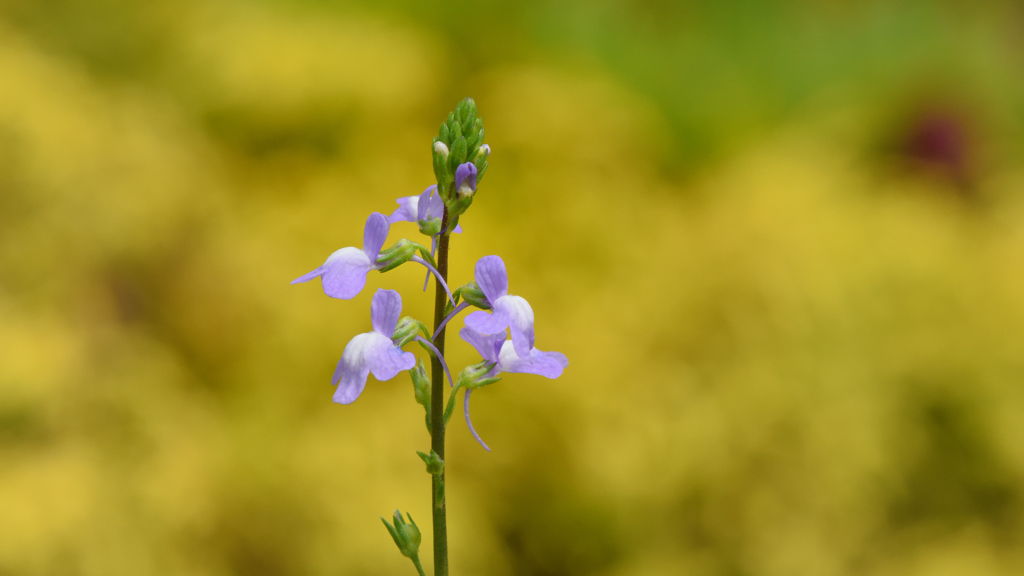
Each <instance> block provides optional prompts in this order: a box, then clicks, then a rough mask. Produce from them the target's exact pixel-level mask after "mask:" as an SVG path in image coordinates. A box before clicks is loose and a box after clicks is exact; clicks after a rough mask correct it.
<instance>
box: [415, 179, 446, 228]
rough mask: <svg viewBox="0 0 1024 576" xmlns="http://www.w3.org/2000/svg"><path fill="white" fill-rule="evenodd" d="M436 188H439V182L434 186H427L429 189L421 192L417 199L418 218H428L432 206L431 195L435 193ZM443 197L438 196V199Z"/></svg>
mask: <svg viewBox="0 0 1024 576" xmlns="http://www.w3.org/2000/svg"><path fill="white" fill-rule="evenodd" d="M434 190H437V184H434V185H433V186H427V189H426V190H424V191H423V192H422V193H420V197H419V198H418V199H417V201H416V219H417V220H426V219H427V216H428V215H429V214H430V208H431V206H432V204H431V202H430V197H431V196H432V195H433V194H434ZM440 199H441V198H440V197H438V200H440Z"/></svg>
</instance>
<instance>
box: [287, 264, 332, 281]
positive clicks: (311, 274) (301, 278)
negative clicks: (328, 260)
mask: <svg viewBox="0 0 1024 576" xmlns="http://www.w3.org/2000/svg"><path fill="white" fill-rule="evenodd" d="M323 273H324V267H323V266H317V267H316V269H314V270H313V271H312V272H306V273H305V274H303V275H302V276H299V277H298V278H296V279H295V280H292V281H291V283H292V284H299V283H302V282H309V281H310V280H312V279H313V278H316V277H317V276H319V275H321V274H323Z"/></svg>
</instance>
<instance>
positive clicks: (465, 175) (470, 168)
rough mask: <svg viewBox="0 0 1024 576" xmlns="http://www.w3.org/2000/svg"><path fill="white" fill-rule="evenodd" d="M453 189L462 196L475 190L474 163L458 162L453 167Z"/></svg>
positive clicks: (468, 194) (471, 193) (469, 194)
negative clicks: (455, 166)
mask: <svg viewBox="0 0 1024 576" xmlns="http://www.w3.org/2000/svg"><path fill="white" fill-rule="evenodd" d="M455 191H456V192H458V193H459V196H462V197H463V198H465V197H466V196H472V195H473V194H474V193H475V192H476V165H475V164H473V163H472V162H466V163H464V164H459V167H458V168H456V169H455Z"/></svg>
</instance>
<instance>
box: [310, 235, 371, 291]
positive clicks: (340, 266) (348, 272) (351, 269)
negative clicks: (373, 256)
mask: <svg viewBox="0 0 1024 576" xmlns="http://www.w3.org/2000/svg"><path fill="white" fill-rule="evenodd" d="M320 268H321V269H322V273H321V274H322V280H323V285H324V293H325V294H327V295H328V296H330V297H331V298H340V299H342V300H349V299H351V298H354V297H355V296H356V295H357V294H359V292H360V291H362V289H363V286H365V285H366V275H367V274H368V273H369V272H370V270H371V269H372V268H373V264H372V263H371V261H370V260H369V259H368V258H367V257H366V253H364V252H363V251H362V250H360V249H358V248H352V247H349V248H342V249H341V250H338V251H337V252H335V253H334V254H331V255H330V256H329V257H328V258H327V261H326V262H324V265H323V266H321V267H320Z"/></svg>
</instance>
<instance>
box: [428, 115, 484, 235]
mask: <svg viewBox="0 0 1024 576" xmlns="http://www.w3.org/2000/svg"><path fill="white" fill-rule="evenodd" d="M432 146H433V153H434V176H435V177H436V178H437V184H438V192H439V193H440V195H441V198H442V199H443V200H444V203H445V205H446V206H447V207H448V216H449V218H451V219H452V221H454V220H455V218H458V217H459V216H460V215H462V214H463V213H464V212H465V211H466V210H467V209H469V207H470V205H471V204H472V203H473V195H474V194H475V193H476V186H477V183H478V182H479V181H480V179H482V178H483V177H484V173H485V172H486V171H487V157H488V156H489V155H490V153H491V147H490V146H488V145H487V144H484V122H483V120H482V119H481V118H480V117H479V116H477V110H476V102H474V101H473V99H472V98H466V99H465V100H463V101H462V102H459V105H458V106H457V107H456V108H455V110H454V111H452V112H451V113H450V114H448V119H447V120H446V121H445V122H444V123H443V124H441V128H440V130H438V133H437V137H435V138H434V141H433V143H432Z"/></svg>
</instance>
